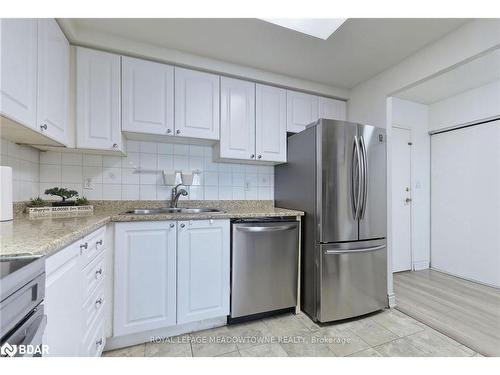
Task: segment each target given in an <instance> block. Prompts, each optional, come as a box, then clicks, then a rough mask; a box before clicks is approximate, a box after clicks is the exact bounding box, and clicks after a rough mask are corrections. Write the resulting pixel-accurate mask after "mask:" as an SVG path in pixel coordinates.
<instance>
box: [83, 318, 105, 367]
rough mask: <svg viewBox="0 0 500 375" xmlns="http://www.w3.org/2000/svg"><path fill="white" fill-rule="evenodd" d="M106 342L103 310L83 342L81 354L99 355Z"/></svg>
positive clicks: (86, 355)
mask: <svg viewBox="0 0 500 375" xmlns="http://www.w3.org/2000/svg"><path fill="white" fill-rule="evenodd" d="M105 343H106V338H105V337H104V314H103V312H101V313H100V314H99V315H98V317H97V319H96V320H95V322H94V324H92V326H91V328H90V330H89V332H88V334H87V335H86V336H85V338H84V340H83V342H82V348H81V353H80V355H81V356H83V357H99V356H100V355H101V354H102V350H103V348H104V345H105Z"/></svg>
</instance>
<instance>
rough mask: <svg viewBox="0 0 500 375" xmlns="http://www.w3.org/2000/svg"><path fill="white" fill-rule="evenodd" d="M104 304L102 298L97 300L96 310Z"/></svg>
mask: <svg viewBox="0 0 500 375" xmlns="http://www.w3.org/2000/svg"><path fill="white" fill-rule="evenodd" d="M101 305H102V298H99V299H98V300H96V301H95V308H96V310H97V309H98V308H99V307H101Z"/></svg>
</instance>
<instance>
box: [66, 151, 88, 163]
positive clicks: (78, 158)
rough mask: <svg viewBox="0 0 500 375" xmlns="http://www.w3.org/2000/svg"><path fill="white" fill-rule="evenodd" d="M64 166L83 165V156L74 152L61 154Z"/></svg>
mask: <svg viewBox="0 0 500 375" xmlns="http://www.w3.org/2000/svg"><path fill="white" fill-rule="evenodd" d="M61 164H62V165H83V155H82V154H77V153H74V152H62V153H61Z"/></svg>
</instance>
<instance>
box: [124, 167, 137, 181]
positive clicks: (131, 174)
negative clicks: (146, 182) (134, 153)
mask: <svg viewBox="0 0 500 375" xmlns="http://www.w3.org/2000/svg"><path fill="white" fill-rule="evenodd" d="M122 183H123V184H137V185H139V172H138V171H137V170H135V169H128V168H124V169H122Z"/></svg>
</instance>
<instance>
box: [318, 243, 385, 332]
mask: <svg viewBox="0 0 500 375" xmlns="http://www.w3.org/2000/svg"><path fill="white" fill-rule="evenodd" d="M319 247H320V251H321V264H320V283H319V284H320V285H319V289H320V291H319V293H320V306H319V311H318V317H317V318H318V320H319V321H320V322H329V321H333V320H340V319H346V318H352V317H355V316H359V315H363V314H367V313H369V312H372V311H376V310H380V309H383V308H384V307H386V306H387V248H386V243H385V240H380V241H362V242H351V243H340V244H328V245H319Z"/></svg>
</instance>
